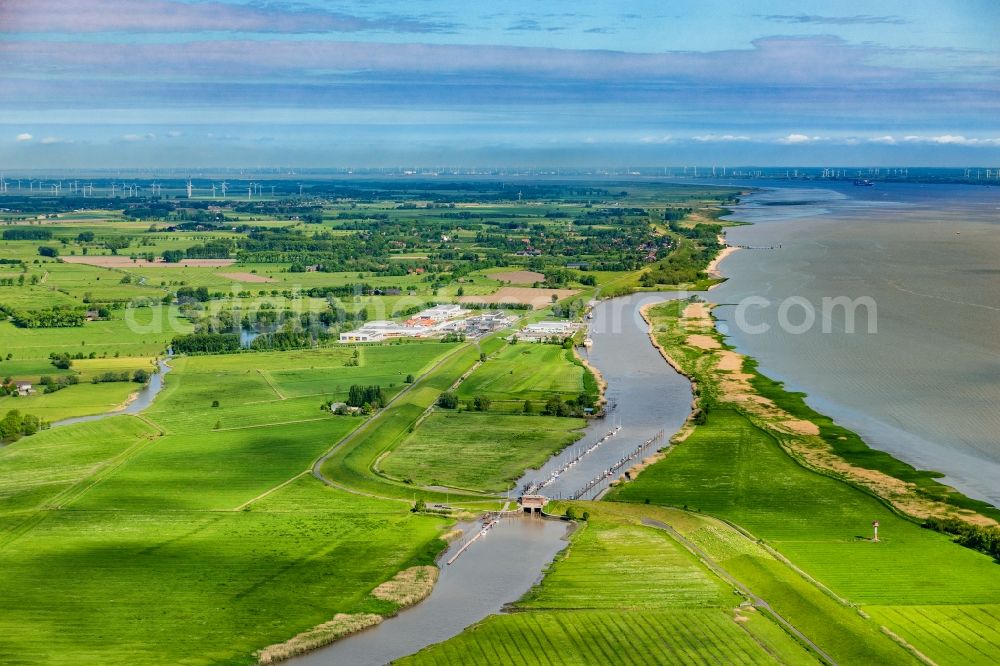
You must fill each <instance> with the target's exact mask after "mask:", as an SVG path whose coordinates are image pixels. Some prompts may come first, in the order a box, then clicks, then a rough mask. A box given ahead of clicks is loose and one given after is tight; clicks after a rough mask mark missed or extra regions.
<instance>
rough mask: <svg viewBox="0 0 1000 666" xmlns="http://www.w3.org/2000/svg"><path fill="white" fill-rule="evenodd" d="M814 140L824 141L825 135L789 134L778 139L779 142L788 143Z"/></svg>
mask: <svg viewBox="0 0 1000 666" xmlns="http://www.w3.org/2000/svg"><path fill="white" fill-rule="evenodd" d="M814 141H823V137H821V136H809V135H808V134H789V135H788V136H786V137H782V138H780V139H778V143H788V144H797V143H812V142H814Z"/></svg>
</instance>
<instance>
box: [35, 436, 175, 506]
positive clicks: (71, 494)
mask: <svg viewBox="0 0 1000 666" xmlns="http://www.w3.org/2000/svg"><path fill="white" fill-rule="evenodd" d="M136 418H139V420H140V421H143V422H144V423H146V424H147V425H150V426H151V427H154V428H155V426H152V424H150V423H149V422H148V421H146V420H145V419H143V418H141V417H138V416H137V417H136ZM156 430H157V435H155V436H153V437H141V439H140V441H138V442H136V443H135V444H133V445H132V446H130V447H128V448H126V449H125V450H124V451H122V452H121V453H119V454H118V455H117V456H115V457H114V458H111V459H110V460H108V461H107V462H106V463H105V464H104V465H101V466H100V468H99V469H97V470H95V471H94V472H93V473H92V474H90V475H88V476H86V477H84V478H82V479H80V480H79V481H77V482H76V483H75V484H73V485H72V486H70V487H69V488H67V489H66V490H64V491H63V492H61V493H59V494H58V495H56V496H55V497H52V498H50V499H49V500H48V501H47V502H45V503H44V504H42V505H40V506H39V509H40V510H60V509H63V508H65V507H66V505H67V504H68V503H71V502H75V501H76V500H78V499H80V498H81V497H83V496H84V495H86V494H87V493H88V492H89V491H90V490H91V489H92V488H93V487H94V486H96V485H97V484H99V483H100V482H101V481H104V479H106V478H107V477H109V476H110V475H112V474H113V473H114V472H115V471H117V470H118V469H120V468H121V467H122V465H124V464H125V463H127V462H129V461H130V460H132V459H133V458H135V456H136V455H138V454H139V452H140V451H141V450H142V449H145V448H146V447H147V446H149V445H150V444H152V443H153V442H155V441H156V440H158V439H159V438H160V437H163V436H164V433H163V432H162V431H160V430H159V429H158V428H156ZM88 482H89V483H88ZM82 484H86V486H85V487H79V486H81V485H82Z"/></svg>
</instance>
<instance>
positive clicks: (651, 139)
mask: <svg viewBox="0 0 1000 666" xmlns="http://www.w3.org/2000/svg"><path fill="white" fill-rule="evenodd" d="M673 139H674V137H672V136H670V135H669V134H664V135H663V136H644V137H642V138H641V139H639V141H640V142H641V143H670V142H671V141H673Z"/></svg>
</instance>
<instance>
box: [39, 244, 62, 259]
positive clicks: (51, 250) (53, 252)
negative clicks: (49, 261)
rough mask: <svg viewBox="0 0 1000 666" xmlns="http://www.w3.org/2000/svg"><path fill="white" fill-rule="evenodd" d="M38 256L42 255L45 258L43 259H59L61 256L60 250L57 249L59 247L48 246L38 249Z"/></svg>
mask: <svg viewBox="0 0 1000 666" xmlns="http://www.w3.org/2000/svg"><path fill="white" fill-rule="evenodd" d="M38 254H39V255H41V256H43V257H58V256H59V248H57V247H49V246H48V245H41V246H39V248H38Z"/></svg>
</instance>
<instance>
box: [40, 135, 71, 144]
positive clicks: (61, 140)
mask: <svg viewBox="0 0 1000 666" xmlns="http://www.w3.org/2000/svg"><path fill="white" fill-rule="evenodd" d="M42 143H43V144H44V145H46V146H49V145H52V144H54V143H73V142H72V141H69V140H67V139H64V138H62V137H61V136H47V137H45V138H44V139H42Z"/></svg>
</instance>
